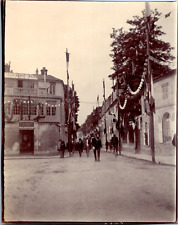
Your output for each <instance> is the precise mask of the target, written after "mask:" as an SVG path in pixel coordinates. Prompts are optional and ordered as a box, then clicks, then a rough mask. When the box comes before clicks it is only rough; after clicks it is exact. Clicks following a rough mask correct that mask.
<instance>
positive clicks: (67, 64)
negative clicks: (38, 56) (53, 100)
mask: <svg viewBox="0 0 178 225" xmlns="http://www.w3.org/2000/svg"><path fill="white" fill-rule="evenodd" d="M66 70H67V71H66V72H67V106H68V115H67V130H68V151H69V156H70V155H71V154H70V109H69V107H70V104H69V71H68V70H69V53H68V49H67V48H66Z"/></svg>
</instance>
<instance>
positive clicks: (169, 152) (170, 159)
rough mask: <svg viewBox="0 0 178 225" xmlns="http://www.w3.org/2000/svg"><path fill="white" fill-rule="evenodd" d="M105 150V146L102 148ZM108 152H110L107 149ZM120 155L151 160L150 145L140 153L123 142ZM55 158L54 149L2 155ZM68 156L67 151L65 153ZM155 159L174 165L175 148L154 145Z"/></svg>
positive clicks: (166, 145) (159, 162)
mask: <svg viewBox="0 0 178 225" xmlns="http://www.w3.org/2000/svg"><path fill="white" fill-rule="evenodd" d="M102 150H103V151H105V152H106V148H105V147H103V148H102ZM107 152H108V153H110V154H112V152H110V150H109V149H108V151H107ZM121 154H122V156H124V157H131V158H135V159H140V160H146V161H150V162H152V156H151V150H150V147H144V148H142V149H141V150H140V153H135V149H134V145H131V144H126V143H123V145H122V152H121ZM49 157H50V158H56V157H60V154H59V153H58V152H57V151H56V150H49V151H45V152H43V151H38V152H35V154H19V153H17V152H14V153H13V152H10V153H9V154H5V155H4V159H11V158H21V159H30V158H33V159H37V158H38V159H39V158H49ZM66 157H67V158H68V157H69V156H68V153H66ZM155 161H156V163H157V164H164V165H173V166H176V148H174V147H173V146H171V145H169V144H159V145H157V146H156V147H155Z"/></svg>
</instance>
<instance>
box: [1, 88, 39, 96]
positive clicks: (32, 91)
mask: <svg viewBox="0 0 178 225" xmlns="http://www.w3.org/2000/svg"><path fill="white" fill-rule="evenodd" d="M5 95H13V96H38V89H36V88H14V87H5Z"/></svg>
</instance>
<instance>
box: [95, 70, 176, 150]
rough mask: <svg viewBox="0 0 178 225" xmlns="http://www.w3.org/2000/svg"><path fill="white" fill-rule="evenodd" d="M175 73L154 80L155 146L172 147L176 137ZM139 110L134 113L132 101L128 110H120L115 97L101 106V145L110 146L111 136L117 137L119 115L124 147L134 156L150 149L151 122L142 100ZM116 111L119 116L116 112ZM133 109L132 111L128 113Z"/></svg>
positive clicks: (115, 94)
mask: <svg viewBox="0 0 178 225" xmlns="http://www.w3.org/2000/svg"><path fill="white" fill-rule="evenodd" d="M176 86H177V73H176V70H174V71H172V73H171V74H168V75H164V76H162V77H159V78H157V79H155V80H154V82H153V96H154V99H155V113H154V137H155V146H156V145H157V144H160V143H167V144H171V141H172V138H173V136H174V134H175V133H176V97H177V96H176V95H177V91H176V90H177V89H176ZM139 102H140V109H137V110H136V111H134V110H133V109H134V105H135V101H134V99H131V101H130V106H131V104H132V107H128V109H127V107H126V108H125V109H126V110H121V109H120V108H119V104H118V99H117V93H116V91H115V90H113V92H112V94H111V95H110V96H109V97H108V99H106V101H105V102H103V105H102V113H101V120H100V122H99V127H100V134H101V139H102V144H103V145H105V141H106V138H107V141H108V142H109V141H110V139H111V137H112V136H113V134H116V135H117V136H118V129H117V128H116V127H117V120H118V115H119V113H120V115H122V120H121V121H120V124H121V125H122V126H123V128H124V131H125V132H124V136H122V141H123V143H129V144H134V146H135V147H136V148H137V152H138V153H139V151H141V149H142V148H145V147H148V148H149V147H150V121H149V120H150V118H149V115H148V114H147V113H146V107H145V101H144V96H143V95H142V96H141V98H140V100H139ZM118 108H119V112H118ZM130 109H132V110H130Z"/></svg>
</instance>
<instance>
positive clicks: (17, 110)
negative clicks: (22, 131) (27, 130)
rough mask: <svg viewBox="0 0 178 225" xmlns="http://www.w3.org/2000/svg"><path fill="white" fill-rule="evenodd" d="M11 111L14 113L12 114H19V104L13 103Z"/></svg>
mask: <svg viewBox="0 0 178 225" xmlns="http://www.w3.org/2000/svg"><path fill="white" fill-rule="evenodd" d="M13 113H14V115H20V105H19V104H15V105H14V111H13Z"/></svg>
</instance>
